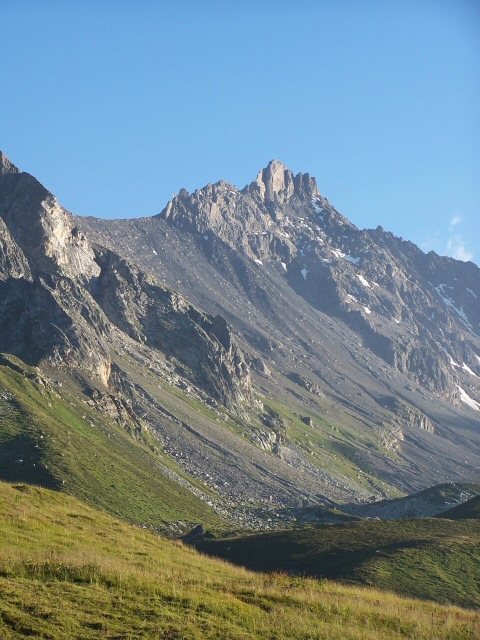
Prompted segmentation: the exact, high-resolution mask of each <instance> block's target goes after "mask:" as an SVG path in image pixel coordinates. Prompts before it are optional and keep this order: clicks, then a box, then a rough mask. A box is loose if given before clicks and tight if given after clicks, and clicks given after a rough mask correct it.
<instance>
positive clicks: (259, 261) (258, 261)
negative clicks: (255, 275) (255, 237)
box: [254, 259, 263, 265]
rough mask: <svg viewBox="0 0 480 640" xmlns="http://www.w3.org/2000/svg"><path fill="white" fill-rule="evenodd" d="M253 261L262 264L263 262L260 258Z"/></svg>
mask: <svg viewBox="0 0 480 640" xmlns="http://www.w3.org/2000/svg"><path fill="white" fill-rule="evenodd" d="M254 262H256V263H257V264H262V265H263V262H262V261H261V260H257V259H255V260H254Z"/></svg>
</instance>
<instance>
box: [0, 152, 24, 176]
mask: <svg viewBox="0 0 480 640" xmlns="http://www.w3.org/2000/svg"><path fill="white" fill-rule="evenodd" d="M7 173H20V169H19V168H18V167H16V166H15V165H14V164H13V162H11V161H10V160H9V159H8V158H7V156H6V155H5V154H4V153H3V151H0V175H2V176H3V175H6V174H7Z"/></svg>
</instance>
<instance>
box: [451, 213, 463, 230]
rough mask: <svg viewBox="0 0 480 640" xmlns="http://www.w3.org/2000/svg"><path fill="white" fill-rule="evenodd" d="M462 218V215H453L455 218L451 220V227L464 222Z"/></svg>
mask: <svg viewBox="0 0 480 640" xmlns="http://www.w3.org/2000/svg"><path fill="white" fill-rule="evenodd" d="M462 220H463V218H462V216H453V218H452V219H451V220H450V228H453V227H456V226H457V224H460V222H462Z"/></svg>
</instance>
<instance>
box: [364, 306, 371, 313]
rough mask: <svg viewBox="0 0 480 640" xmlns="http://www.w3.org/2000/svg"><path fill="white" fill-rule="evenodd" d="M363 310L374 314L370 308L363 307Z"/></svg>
mask: <svg viewBox="0 0 480 640" xmlns="http://www.w3.org/2000/svg"><path fill="white" fill-rule="evenodd" d="M363 310H364V311H365V313H372V310H371V309H369V308H368V307H363Z"/></svg>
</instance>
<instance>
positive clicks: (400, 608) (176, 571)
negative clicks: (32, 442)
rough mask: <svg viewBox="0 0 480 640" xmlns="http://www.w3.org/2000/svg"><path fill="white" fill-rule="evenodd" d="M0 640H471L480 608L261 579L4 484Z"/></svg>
mask: <svg viewBox="0 0 480 640" xmlns="http://www.w3.org/2000/svg"><path fill="white" fill-rule="evenodd" d="M0 489H1V498H0V516H1V520H0V535H1V540H2V541H3V542H2V548H1V551H0V637H2V638H5V639H6V640H9V639H14V638H15V639H16V638H26V637H39V638H53V639H57V638H59V639H60V638H64V639H67V638H68V639H71V638H78V639H80V638H81V639H82V640H83V639H85V640H88V639H90V638H130V639H133V638H163V639H180V638H185V639H192V640H195V639H200V638H211V639H214V638H215V639H216V638H223V639H238V640H240V639H241V640H243V639H249V638H251V639H256V638H258V639H260V638H265V639H267V638H268V639H269V640H272V639H273V638H275V639H277V640H287V639H292V638H295V639H296V638H298V639H299V640H307V639H313V638H318V639H320V638H322V639H327V640H328V639H332V640H333V639H340V638H341V639H344V638H346V639H347V640H349V639H352V640H360V639H361V640H367V639H368V640H380V639H390V638H410V639H416V640H423V639H427V638H428V639H437V638H438V639H440V638H449V639H451V640H457V639H458V640H459V639H460V638H466V639H467V640H474V639H476V638H477V637H478V635H479V633H480V626H479V625H480V621H479V617H478V615H477V614H476V613H475V612H472V611H467V610H462V609H459V608H455V607H443V606H440V605H435V604H432V603H425V602H419V601H414V600H406V599H401V598H399V597H397V596H395V595H393V594H391V593H386V592H381V591H379V590H376V589H358V588H353V587H348V586H344V585H339V584H336V583H333V582H329V581H325V580H321V581H319V580H313V579H310V578H304V577H300V576H290V575H287V574H282V573H274V574H256V573H252V572H249V571H247V570H246V569H242V568H238V567H233V566H231V565H229V564H227V563H225V562H223V561H220V560H214V559H211V558H207V557H205V556H203V555H201V554H200V553H198V552H196V551H195V550H193V549H191V548H189V547H186V546H184V545H182V544H181V543H177V542H172V541H168V540H166V539H163V538H161V537H159V536H156V535H154V534H152V533H151V532H149V531H147V530H145V529H142V528H139V527H133V526H131V525H128V524H126V523H124V522H122V521H119V520H115V519H113V518H111V517H110V516H108V515H106V514H103V513H100V512H96V511H94V510H93V509H90V508H89V507H87V506H86V505H84V504H82V503H80V502H78V501H76V500H75V499H73V498H70V497H68V496H65V495H64V494H61V493H56V492H50V491H46V490H44V489H39V488H35V487H29V486H26V485H23V486H16V487H15V486H11V485H6V484H1V485H0Z"/></svg>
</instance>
